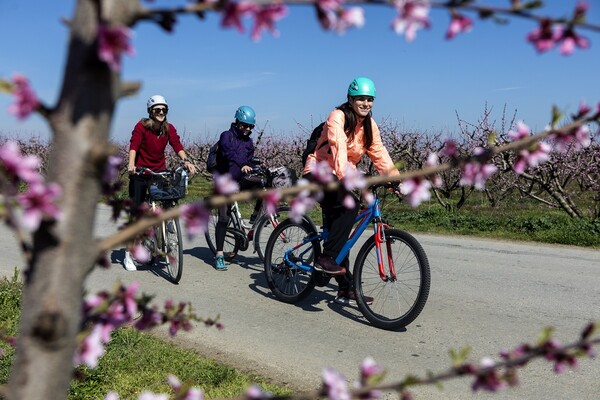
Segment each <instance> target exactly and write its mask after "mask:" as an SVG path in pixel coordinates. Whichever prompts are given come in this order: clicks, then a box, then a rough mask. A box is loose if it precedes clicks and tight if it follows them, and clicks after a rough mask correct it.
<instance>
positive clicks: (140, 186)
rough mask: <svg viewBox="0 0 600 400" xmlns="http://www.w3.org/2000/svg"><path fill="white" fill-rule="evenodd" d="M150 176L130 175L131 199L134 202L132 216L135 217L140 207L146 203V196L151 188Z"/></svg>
mask: <svg viewBox="0 0 600 400" xmlns="http://www.w3.org/2000/svg"><path fill="white" fill-rule="evenodd" d="M150 179H151V177H150V176H144V175H129V198H130V199H131V201H132V203H133V204H132V206H131V210H132V214H133V215H135V214H136V211H137V209H138V207H139V206H140V205H141V204H142V203H143V202H144V201H146V194H147V193H148V187H149V186H150Z"/></svg>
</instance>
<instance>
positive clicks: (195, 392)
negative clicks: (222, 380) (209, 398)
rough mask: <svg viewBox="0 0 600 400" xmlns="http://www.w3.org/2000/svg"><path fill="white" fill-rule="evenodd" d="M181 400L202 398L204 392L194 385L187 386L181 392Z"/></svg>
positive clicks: (200, 399)
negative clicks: (186, 388)
mask: <svg viewBox="0 0 600 400" xmlns="http://www.w3.org/2000/svg"><path fill="white" fill-rule="evenodd" d="M182 400H204V392H202V391H201V390H200V389H197V388H195V387H192V388H189V389H188V390H187V391H186V392H185V393H184V394H183V396H182Z"/></svg>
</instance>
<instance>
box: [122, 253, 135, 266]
mask: <svg viewBox="0 0 600 400" xmlns="http://www.w3.org/2000/svg"><path fill="white" fill-rule="evenodd" d="M123 266H124V267H125V269H126V270H127V271H137V268H136V266H135V263H134V262H133V257H131V252H129V251H127V250H125V258H124V259H123Z"/></svg>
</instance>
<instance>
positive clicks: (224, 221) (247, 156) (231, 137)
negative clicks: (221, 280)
mask: <svg viewBox="0 0 600 400" xmlns="http://www.w3.org/2000/svg"><path fill="white" fill-rule="evenodd" d="M255 124H256V113H255V112H254V110H253V109H252V107H249V106H241V107H239V108H238V109H237V110H236V112H235V121H234V122H232V123H231V127H230V128H229V130H227V131H225V132H223V133H221V136H220V137H219V150H218V152H217V167H216V170H215V171H214V173H218V174H230V175H231V177H232V179H234V180H236V181H237V182H238V183H239V185H240V189H241V190H247V189H251V188H256V187H262V185H263V182H261V179H260V178H257V179H253V177H249V176H247V174H249V173H250V172H252V170H253V169H254V168H255V167H256V165H255V163H254V161H253V159H254V143H253V142H252V138H251V137H250V135H251V134H252V129H254V125H255ZM260 207H262V202H261V201H257V202H256V204H255V206H254V212H253V213H252V216H251V217H250V223H253V222H254V221H253V219H255V218H256V215H257V213H258V211H259V210H260ZM230 216H231V206H223V207H221V208H219V219H218V220H217V225H216V231H215V241H216V243H215V245H216V247H217V253H216V255H215V269H216V270H218V271H226V270H227V266H226V265H225V260H224V257H223V245H224V244H225V234H226V232H227V225H228V224H229V218H230Z"/></svg>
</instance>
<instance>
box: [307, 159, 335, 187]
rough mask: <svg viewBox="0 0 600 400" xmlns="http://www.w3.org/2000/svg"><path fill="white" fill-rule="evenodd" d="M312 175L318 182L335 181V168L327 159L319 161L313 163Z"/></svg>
mask: <svg viewBox="0 0 600 400" xmlns="http://www.w3.org/2000/svg"><path fill="white" fill-rule="evenodd" d="M311 174H312V177H313V179H314V180H315V181H317V182H318V183H329V182H331V181H333V170H332V169H331V167H330V166H329V163H328V162H327V161H318V162H316V163H315V164H313V168H312V171H311Z"/></svg>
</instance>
